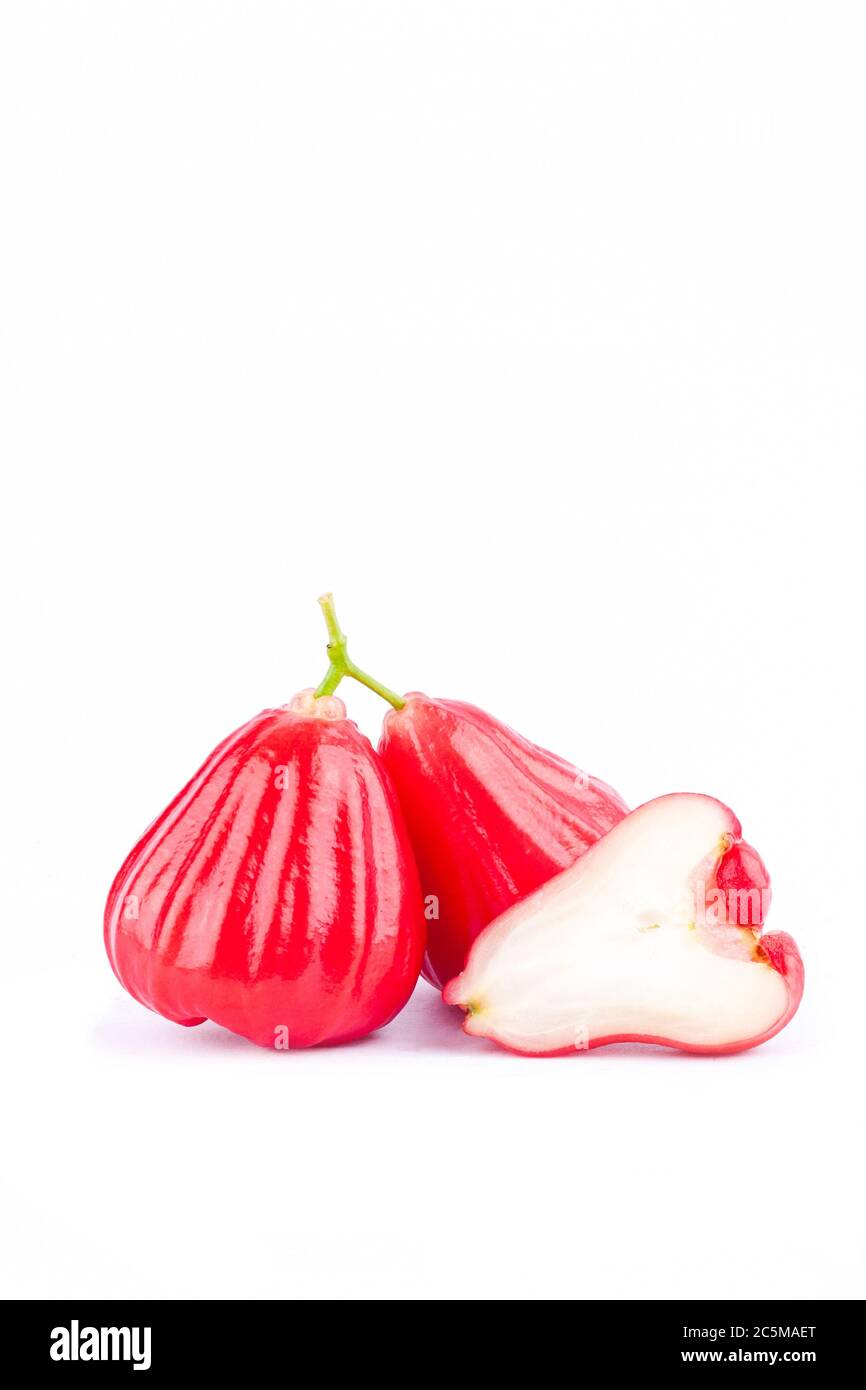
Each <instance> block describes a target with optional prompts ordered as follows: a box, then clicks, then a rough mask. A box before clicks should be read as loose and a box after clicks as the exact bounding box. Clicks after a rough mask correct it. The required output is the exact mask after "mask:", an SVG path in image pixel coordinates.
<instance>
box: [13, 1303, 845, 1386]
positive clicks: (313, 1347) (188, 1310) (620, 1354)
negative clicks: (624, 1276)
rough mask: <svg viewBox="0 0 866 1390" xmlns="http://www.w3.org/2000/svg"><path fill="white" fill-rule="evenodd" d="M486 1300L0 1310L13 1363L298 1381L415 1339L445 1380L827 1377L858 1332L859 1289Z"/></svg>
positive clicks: (360, 1367) (77, 1370) (378, 1369)
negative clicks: (443, 1309) (457, 1307)
mask: <svg viewBox="0 0 866 1390" xmlns="http://www.w3.org/2000/svg"><path fill="white" fill-rule="evenodd" d="M442 1301H443V1302H445V1301H447V1300H442ZM493 1306H494V1305H490V1304H483V1303H472V1304H470V1305H469V1306H468V1309H467V1313H466V1315H465V1317H463V1318H461V1317H460V1316H459V1315H458V1314H455V1313H453V1312H449V1314H448V1315H447V1316H443V1315H436V1316H435V1317H434V1318H433V1319H431V1318H430V1317H429V1314H424V1315H423V1320H422V1318H419V1319H418V1320H417V1332H416V1320H415V1318H414V1317H413V1316H412V1314H411V1311H410V1310H409V1308H407V1307H403V1308H402V1311H401V1312H400V1313H399V1314H398V1315H397V1316H395V1315H394V1314H393V1313H392V1312H389V1311H388V1310H386V1309H385V1310H382V1312H377V1311H376V1309H375V1306H374V1305H373V1304H364V1313H363V1319H364V1322H363V1324H362V1325H360V1327H361V1330H360V1331H359V1332H357V1333H356V1331H355V1327H354V1319H353V1318H352V1316H351V1314H350V1313H349V1311H348V1309H347V1308H346V1306H345V1304H342V1305H341V1308H340V1311H338V1312H337V1313H335V1314H334V1315H333V1316H334V1323H333V1329H332V1330H331V1331H330V1332H329V1331H328V1330H327V1324H326V1323H325V1322H323V1321H322V1319H321V1316H320V1317H317V1318H316V1319H315V1320H314V1321H313V1322H311V1320H310V1315H309V1313H308V1312H307V1310H306V1307H305V1305H304V1304H303V1302H301V1305H300V1307H298V1306H296V1305H295V1304H293V1303H286V1302H280V1301H273V1302H228V1301H226V1302H219V1301H208V1302H195V1301H188V1302H134V1301H133V1302H123V1303H118V1302H88V1301H76V1300H74V1299H71V1300H69V1301H65V1302H64V1301H61V1302H44V1303H40V1302H23V1301H22V1302H8V1303H6V1304H4V1306H3V1314H2V1316H3V1320H4V1341H5V1343H6V1346H7V1348H8V1347H10V1346H12V1345H14V1347H15V1353H16V1357H17V1359H18V1360H19V1361H20V1364H21V1366H22V1367H23V1368H24V1370H25V1372H26V1371H29V1370H30V1369H31V1368H33V1370H36V1371H39V1372H44V1371H48V1372H49V1373H50V1374H51V1375H52V1376H59V1377H63V1376H70V1375H82V1374H85V1375H88V1376H91V1377H93V1376H99V1375H105V1374H106V1373H110V1374H112V1375H115V1376H117V1375H135V1374H139V1375H140V1376H147V1377H148V1378H149V1379H150V1380H160V1379H162V1378H164V1377H168V1376H177V1375H178V1374H181V1375H182V1374H187V1375H189V1376H191V1377H192V1376H196V1377H198V1378H200V1377H201V1376H202V1375H208V1374H210V1373H212V1372H215V1373H217V1374H219V1375H220V1376H221V1377H225V1376H226V1375H239V1374H241V1373H247V1374H249V1373H250V1372H251V1371H255V1370H260V1369H261V1365H262V1363H263V1362H267V1363H276V1364H277V1365H279V1364H280V1363H283V1366H284V1373H285V1375H287V1376H290V1377H293V1378H295V1377H298V1376H301V1375H303V1376H305V1378H307V1377H308V1376H309V1374H310V1370H309V1365H308V1363H309V1362H310V1361H311V1360H312V1362H313V1363H314V1365H317V1366H318V1368H319V1369H318V1371H317V1372H314V1375H315V1377H316V1378H318V1376H319V1375H324V1376H326V1377H327V1379H329V1380H332V1379H333V1378H334V1376H335V1375H337V1374H339V1373H340V1369H341V1366H344V1367H345V1368H346V1372H347V1373H351V1374H353V1375H355V1376H356V1375H357V1374H358V1372H359V1371H361V1372H363V1374H364V1375H375V1376H377V1377H382V1378H383V1379H385V1380H387V1381H389V1382H393V1380H394V1378H395V1376H399V1378H400V1379H401V1380H405V1379H406V1378H407V1377H412V1376H414V1366H413V1364H412V1361H411V1347H412V1342H413V1338H417V1347H418V1356H419V1362H420V1363H423V1365H424V1366H425V1367H430V1366H431V1365H432V1366H433V1367H435V1365H436V1364H437V1363H438V1364H440V1365H441V1367H442V1373H443V1376H445V1375H447V1376H448V1379H449V1380H450V1379H452V1377H454V1378H459V1379H466V1378H467V1377H469V1378H474V1376H475V1375H476V1374H481V1375H484V1376H486V1375H488V1374H489V1373H490V1372H491V1371H492V1370H493V1369H494V1367H495V1366H496V1363H497V1362H498V1361H501V1360H504V1361H505V1364H506V1365H507V1366H508V1367H509V1369H510V1370H511V1372H512V1373H513V1374H519V1367H520V1365H521V1364H523V1365H524V1366H525V1368H526V1371H527V1373H531V1376H532V1380H533V1382H536V1383H537V1382H538V1381H540V1380H543V1379H545V1378H546V1377H547V1376H548V1375H554V1376H555V1378H556V1379H559V1378H561V1375H562V1372H563V1370H564V1365H563V1360H564V1361H565V1364H566V1365H568V1367H569V1368H570V1374H572V1375H574V1376H575V1377H578V1376H580V1375H581V1374H582V1373H584V1372H586V1371H592V1372H593V1373H595V1374H597V1368H598V1366H599V1365H601V1366H602V1367H604V1368H605V1370H607V1371H609V1372H611V1373H614V1374H616V1373H617V1372H622V1371H642V1370H654V1371H655V1370H658V1371H669V1370H674V1369H678V1370H682V1371H685V1372H686V1373H692V1374H694V1373H695V1372H696V1371H699V1370H700V1369H702V1368H703V1369H706V1368H708V1367H710V1368H716V1369H717V1370H719V1369H721V1370H727V1371H728V1372H730V1371H731V1370H736V1369H738V1368H739V1369H743V1370H748V1369H755V1370H756V1371H757V1370H759V1369H761V1368H762V1369H764V1370H766V1371H770V1370H772V1371H774V1372H776V1371H778V1370H780V1369H781V1370H783V1371H788V1372H790V1373H792V1374H796V1375H801V1376H802V1375H805V1374H807V1373H808V1371H809V1369H813V1370H817V1369H820V1371H821V1372H822V1374H824V1375H826V1374H827V1373H828V1372H831V1373H832V1372H834V1371H835V1372H838V1373H839V1374H841V1373H842V1370H843V1369H844V1368H846V1367H847V1368H850V1367H852V1366H856V1364H857V1361H858V1359H859V1358H858V1357H857V1352H858V1351H859V1350H860V1347H861V1344H862V1342H863V1340H864V1333H863V1331H862V1316H861V1308H862V1301H857V1300H852V1301H850V1302H844V1301H832V1302H831V1301H827V1302H822V1301H817V1300H815V1301H805V1300H804V1301H791V1302H785V1303H775V1302H768V1303H762V1302H742V1303H737V1302H729V1303H728V1302H725V1303H716V1302H700V1301H698V1302H673V1301H659V1302H616V1303H614V1302H606V1301H598V1302H582V1303H568V1304H565V1303H563V1304H557V1303H549V1304H545V1305H544V1306H543V1308H539V1307H537V1306H536V1307H535V1308H534V1310H533V1314H532V1317H531V1320H527V1321H526V1322H523V1323H522V1322H521V1320H520V1318H519V1317H514V1316H512V1317H511V1319H510V1320H509V1323H508V1324H506V1325H505V1326H504V1329H503V1328H502V1327H498V1328H497V1329H496V1331H495V1332H491V1331H490V1330H489V1329H488V1323H489V1322H490V1321H491V1308H492V1307H493ZM452 1307H453V1305H452ZM493 1316H494V1317H495V1314H494V1315H493ZM560 1319H562V1321H561V1322H560ZM473 1331H474V1333H475V1334H477V1335H473ZM545 1332H547V1334H548V1335H547V1336H545ZM407 1353H408V1354H409V1356H410V1360H408V1361H407V1360H406V1357H407ZM455 1357H456V1361H457V1363H459V1364H455ZM556 1365H558V1366H559V1370H558V1371H554V1366H556ZM305 1367H306V1368H307V1369H306V1370H305Z"/></svg>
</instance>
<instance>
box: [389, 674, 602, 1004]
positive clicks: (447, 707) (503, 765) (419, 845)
mask: <svg viewBox="0 0 866 1390" xmlns="http://www.w3.org/2000/svg"><path fill="white" fill-rule="evenodd" d="M405 700H406V703H405V705H404V707H403V708H402V709H400V710H391V711H390V712H389V713H388V714H387V715H386V717H385V721H384V725H383V729H382V737H381V739H380V741H379V753H380V755H381V757H382V760H383V762H384V763H385V765H386V767H387V768H388V771H389V772H390V774H391V778H392V780H393V782H394V785H395V787H396V789H397V795H398V796H399V798H400V805H401V806H402V808H403V814H404V816H405V818H406V824H407V826H408V828H409V835H410V838H411V841H412V846H413V849H414V851H415V858H416V860H417V862H418V869H419V872H420V875H421V890H422V893H423V894H424V896H425V898H427V897H428V896H429V895H435V897H436V899H437V900H438V911H439V917H438V919H436V918H432V919H431V920H428V923H427V928H428V931H427V954H426V956H425V959H424V966H423V971H422V973H423V974H424V976H425V977H426V979H428V980H429V981H430V983H431V984H433V985H436V986H437V988H439V989H441V988H442V987H443V985H444V984H445V982H446V981H448V980H450V979H451V978H452V977H453V976H454V975H457V974H459V972H460V971H461V970H462V969H463V966H464V964H465V961H466V957H467V955H468V953H469V948H470V947H471V945H472V942H473V941H474V940H475V938H476V937H477V936H478V934H479V932H481V931H483V929H484V928H485V927H486V926H487V924H488V923H489V922H492V921H493V919H494V917H498V916H499V914H500V913H501V912H504V911H505V909H506V908H507V907H510V906H511V905H512V903H514V902H516V901H517V900H518V899H520V898H523V897H525V896H526V895H527V893H531V892H533V891H534V890H535V889H536V888H539V887H540V886H541V885H542V883H546V882H547V880H548V879H549V878H552V877H553V875H554V874H556V873H560V872H561V871H562V870H563V869H567V868H568V867H569V865H571V864H573V863H574V862H575V860H576V859H579V858H580V856H581V854H583V853H584V852H585V850H587V849H589V847H590V845H592V844H594V843H595V841H596V840H598V839H600V838H601V836H602V835H604V834H606V833H607V831H608V830H610V829H611V827H612V826H613V825H615V824H616V823H617V821H619V820H621V819H622V818H623V816H624V815H625V814H626V813H627V810H628V808H627V806H626V805H625V802H624V801H622V799H621V798H620V797H619V796H618V795H617V793H616V792H615V791H613V790H612V788H611V787H608V786H607V785H606V784H605V783H604V782H600V781H598V780H597V779H596V778H594V777H591V778H588V779H584V776H583V774H578V772H577V769H576V768H574V767H573V766H572V765H571V764H570V763H567V762H565V761H564V759H562V758H559V757H557V756H556V754H555V753H549V752H547V751H546V750H545V749H543V748H539V747H537V746H536V744H534V743H530V742H529V741H528V740H527V739H525V738H522V737H521V736H520V734H517V733H515V732H514V731H513V730H512V729H509V728H507V727H506V726H505V725H504V724H501V723H500V722H499V720H498V719H494V718H493V717H492V715H489V714H486V713H485V712H484V711H483V710H480V709H477V708H476V707H475V706H474V705H469V704H464V703H463V702H462V701H459V700H437V699H431V698H430V697H429V696H427V695H422V694H420V693H419V692H416V691H413V692H410V694H408V695H406V696H405Z"/></svg>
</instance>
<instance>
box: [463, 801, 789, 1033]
mask: <svg viewBox="0 0 866 1390" xmlns="http://www.w3.org/2000/svg"><path fill="white" fill-rule="evenodd" d="M738 829H739V827H738V825H737V822H736V820H735V818H734V816H733V814H732V813H731V812H730V811H729V810H728V809H727V807H725V806H723V805H722V804H721V803H720V802H718V801H715V800H713V799H712V798H711V797H705V796H698V795H692V794H687V793H682V794H679V793H678V794H675V795H672V796H663V797H659V798H657V799H656V800H655V801H650V802H647V804H646V805H644V806H641V807H639V808H638V810H637V811H633V812H632V813H631V814H630V815H629V816H627V817H626V818H625V820H623V821H621V822H620V823H619V824H618V825H616V826H614V828H613V829H612V830H611V831H609V832H608V834H607V835H606V836H605V837H604V838H603V839H601V840H599V841H598V843H597V844H595V845H594V846H593V847H592V849H591V850H589V851H588V853H587V854H585V855H584V856H583V858H582V859H580V860H578V862H577V863H576V864H575V865H574V866H573V868H571V869H566V870H565V872H564V873H561V874H559V875H557V877H556V878H554V879H552V880H551V881H550V882H549V883H547V884H545V885H544V887H542V888H540V889H539V890H538V891H537V892H536V893H534V894H532V895H531V896H530V897H528V898H526V899H524V901H523V902H521V903H518V904H517V905H516V906H515V907H513V908H510V909H509V910H508V911H507V912H505V913H503V915H502V916H501V917H499V918H497V919H496V921H495V922H493V923H491V925H490V926H489V927H488V928H487V929H486V930H485V931H484V932H483V933H482V935H481V936H480V937H479V938H478V940H477V942H476V943H475V946H474V947H473V949H472V952H471V954H470V956H469V960H468V961H467V964H466V967H465V969H464V971H463V974H462V975H460V976H458V978H457V980H455V981H452V983H451V985H450V986H449V988H448V990H447V991H446V998H447V1000H448V1003H449V1004H461V1005H462V1006H463V1007H464V1008H465V1009H467V1010H468V1016H467V1019H466V1023H465V1027H466V1031H467V1032H469V1033H474V1034H478V1035H479V1036H489V1037H492V1038H495V1039H496V1040H497V1041H498V1042H501V1043H504V1044H505V1046H507V1047H513V1048H515V1049H516V1050H518V1051H520V1052H534V1053H537V1052H555V1051H560V1050H562V1049H565V1048H572V1047H576V1048H578V1049H581V1048H584V1047H586V1046H587V1045H588V1043H590V1042H592V1041H594V1040H597V1039H601V1038H617V1037H623V1036H627V1037H638V1038H641V1039H643V1040H645V1041H652V1040H657V1041H659V1042H668V1043H671V1042H672V1043H674V1044H681V1045H685V1046H687V1047H688V1046H692V1047H718V1046H724V1045H726V1044H731V1043H735V1042H738V1041H743V1040H746V1039H749V1038H753V1037H756V1036H758V1035H759V1034H761V1033H763V1032H764V1031H766V1030H768V1029H770V1028H772V1027H773V1025H774V1024H775V1023H776V1022H777V1021H778V1020H779V1019H780V1018H781V1016H782V1014H783V1013H784V1012H785V1008H786V1005H787V987H786V985H785V981H784V979H783V978H782V976H781V975H780V974H779V973H778V972H777V971H776V970H775V969H774V968H773V967H772V966H771V965H770V964H769V962H767V961H766V960H764V959H763V958H762V957H761V956H760V955H758V954H756V951H755V946H756V939H757V938H756V935H755V934H754V933H753V932H752V931H751V930H749V929H741V928H738V927H731V928H725V927H721V928H719V927H714V926H706V925H703V924H702V920H701V912H700V905H699V906H698V907H697V910H696V906H695V896H696V892H695V890H696V885H697V884H699V883H701V882H704V883H706V884H707V885H708V887H711V885H712V881H713V875H714V872H715V868H716V865H717V864H718V860H719V858H720V857H721V855H722V854H723V853H724V852H725V850H726V849H727V848H728V846H729V845H730V843H731V842H732V839H733V838H735V837H736V836H737V833H738Z"/></svg>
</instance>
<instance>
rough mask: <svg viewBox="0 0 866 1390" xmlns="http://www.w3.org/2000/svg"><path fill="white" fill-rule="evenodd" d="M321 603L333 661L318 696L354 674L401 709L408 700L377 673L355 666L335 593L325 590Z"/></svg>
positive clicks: (370, 688)
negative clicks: (339, 619)
mask: <svg viewBox="0 0 866 1390" xmlns="http://www.w3.org/2000/svg"><path fill="white" fill-rule="evenodd" d="M319 606H320V607H321V609H322V612H323V613H324V615H325V623H326V624H327V628H328V659H329V661H330V665H329V667H328V669H327V671H326V672H325V677H324V680H323V681H322V682H321V684H320V685H318V686H317V687H316V691H315V694H316V698H317V699H318V697H319V696H320V695H333V693H334V691H335V690H336V689H337V686H338V685H339V684H340V681H341V680H342V679H343V677H344V676H351V677H352V680H355V681H359V682H360V684H361V685H366V687H367V689H368V690H374V691H375V692H376V694H377V695H381V696H382V699H383V700H387V701H388V704H389V705H393V706H394V708H395V709H402V708H403V706H404V704H405V703H406V702H405V700H401V699H400V696H399V695H396V694H395V693H394V691H393V690H389V689H388V687H387V685H383V684H382V682H381V681H377V680H376V679H375V677H373V676H368V675H367V672H366V671H362V670H361V668H360V666H356V665H355V663H354V661H353V660H352V658H351V657H350V656H349V653H348V651H347V650H346V634H345V633H344V632H343V630H342V628H341V627H340V624H339V622H338V621H337V611H336V609H335V608H334V595H333V594H322V597H321V598H320V599H319Z"/></svg>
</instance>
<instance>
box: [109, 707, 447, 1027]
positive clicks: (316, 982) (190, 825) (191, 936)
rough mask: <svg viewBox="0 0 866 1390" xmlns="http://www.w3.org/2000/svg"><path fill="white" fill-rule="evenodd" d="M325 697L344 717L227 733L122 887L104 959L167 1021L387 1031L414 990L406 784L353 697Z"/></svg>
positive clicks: (153, 830) (144, 846)
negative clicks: (391, 773)
mask: <svg viewBox="0 0 866 1390" xmlns="http://www.w3.org/2000/svg"><path fill="white" fill-rule="evenodd" d="M316 703H317V705H318V706H319V707H320V708H321V709H324V708H330V709H331V710H333V711H334V712H335V715H334V717H323V716H322V715H320V716H319V717H311V716H307V715H303V714H299V713H298V712H296V711H295V710H293V709H290V708H289V707H288V706H287V707H285V708H283V709H271V710H264V711H263V712H262V713H261V714H258V715H256V717H255V718H254V719H251V720H250V721H249V723H247V724H245V725H243V727H242V728H240V729H238V730H236V732H235V733H233V734H230V735H229V737H228V738H227V739H226V740H225V741H224V742H223V743H221V744H220V745H219V747H218V748H216V749H215V750H214V752H213V753H212V754H211V755H210V757H209V758H208V759H207V761H206V762H205V763H204V764H203V765H202V767H201V768H200V769H199V771H198V772H197V773H196V774H195V776H194V777H193V778H192V780H191V781H190V782H188V783H187V785H186V786H185V787H184V789H183V790H182V791H181V792H180V793H179V794H178V795H177V796H176V797H175V799H174V801H172V803H171V804H170V806H169V807H168V808H167V809H166V810H165V811H164V812H163V813H162V815H161V816H160V817H159V819H158V820H156V821H154V823H153V825H152V826H151V827H150V828H149V829H148V830H147V831H146V832H145V834H144V836H143V837H142V838H141V840H139V842H138V844H137V845H136V846H135V848H134V849H133V850H132V852H131V853H130V854H129V856H128V857H127V859H126V861H125V863H124V864H123V866H122V868H121V870H120V872H119V873H118V875H117V877H116V879H115V881H114V884H113V885H112V888H111V892H110V893H109V897H108V903H107V906H106V911H105V943H106V949H107V951H108V956H109V959H110V961H111V964H112V966H113V968H114V971H115V974H116V975H117V977H118V979H119V980H120V982H121V984H122V985H124V986H125V988H126V989H127V990H129V992H130V994H132V995H133V996H134V997H135V998H136V999H138V1000H140V1002H141V1003H142V1004H146V1005H147V1007H148V1008H151V1009H154V1010H155V1011H156V1012H157V1013H159V1014H162V1015H163V1016H164V1017H165V1018H169V1019H172V1020H174V1021H175V1022H177V1023H183V1024H195V1023H202V1022H203V1021H204V1020H205V1019H208V1018H209V1019H212V1020H213V1021H214V1022H215V1023H219V1024H222V1026H223V1027H225V1028H229V1029H231V1031H232V1032H234V1033H239V1034H241V1035H242V1036H243V1037H245V1038H249V1039H250V1041H251V1042H254V1043H258V1044H260V1045H261V1046H263V1047H275V1046H277V1047H289V1048H299V1047H311V1046H314V1045H316V1044H319V1043H339V1042H349V1041H351V1040H352V1039H354V1038H360V1037H363V1036H364V1035H365V1034H367V1033H370V1032H372V1031H373V1030H374V1029H376V1028H381V1027H382V1026H383V1025H384V1024H386V1023H387V1022H388V1021H389V1019H391V1018H393V1017H394V1015H395V1014H396V1013H398V1012H399V1010H400V1009H401V1008H402V1007H403V1005H404V1004H405V1003H406V1001H407V999H408V998H409V995H410V994H411V993H412V990H413V988H414V985H415V982H416V980H417V978H418V972H419V970H420V966H421V960H422V957H423V953H424V937H425V928H424V917H423V910H422V905H421V900H420V890H419V884H418V877H417V870H416V868H415V864H414V861H413V858H412V852H411V848H410V845H409V841H408V837H407V834H406V829H405V826H404V824H403V819H402V816H401V814H400V809H399V806H398V803H397V799H396V796H395V793H394V790H393V788H392V786H391V783H390V780H389V778H388V774H387V773H386V772H385V769H384V768H383V766H382V764H381V762H380V761H379V759H378V758H377V757H376V755H375V753H374V751H373V749H372V747H371V745H370V743H369V742H368V740H367V739H366V738H365V737H364V736H363V734H361V733H359V731H358V729H357V728H356V727H355V725H354V724H352V723H351V722H350V721H348V720H347V719H346V718H345V717H339V716H340V712H341V711H342V714H343V715H345V710H344V708H343V706H342V702H341V701H339V700H336V699H335V698H333V697H332V698H331V700H330V701H329V704H328V706H325V705H324V704H323V702H316ZM131 894H132V895H135V898H136V899H138V913H139V915H138V917H137V918H136V917H135V916H132V917H130V916H129V912H130V909H132V910H133V911H134V910H135V900H134V899H132V900H131V899H130V895H131ZM283 1030H287V1032H285V1031H283Z"/></svg>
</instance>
